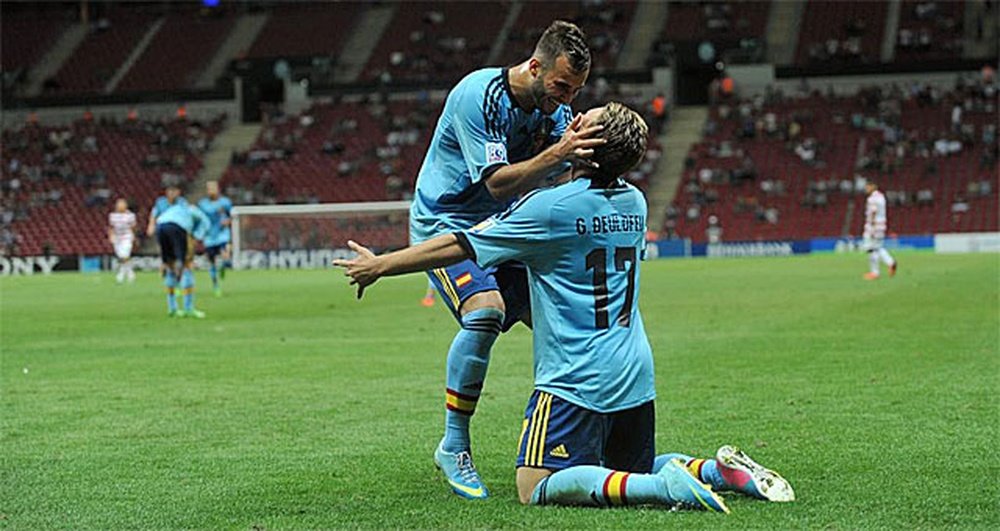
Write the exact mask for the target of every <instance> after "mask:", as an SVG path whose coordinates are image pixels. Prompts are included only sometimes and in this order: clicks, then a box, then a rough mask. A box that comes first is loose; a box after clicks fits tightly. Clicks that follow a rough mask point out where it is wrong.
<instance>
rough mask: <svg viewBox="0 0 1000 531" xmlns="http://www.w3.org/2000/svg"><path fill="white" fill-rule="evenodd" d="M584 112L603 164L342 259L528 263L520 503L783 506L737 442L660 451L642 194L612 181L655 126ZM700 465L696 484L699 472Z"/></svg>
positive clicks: (390, 265)
mask: <svg viewBox="0 0 1000 531" xmlns="http://www.w3.org/2000/svg"><path fill="white" fill-rule="evenodd" d="M587 119H588V120H592V121H594V122H597V123H602V124H604V125H605V130H604V131H605V132H604V135H605V137H606V138H607V139H608V143H607V144H606V145H604V146H600V147H598V148H596V149H595V154H594V161H595V162H597V163H598V164H599V165H600V168H599V169H597V170H594V169H585V170H582V171H581V173H580V174H579V175H577V178H576V179H575V180H572V181H571V182H568V183H565V184H560V185H558V186H555V187H552V188H548V189H543V190H538V191H535V192H532V193H529V194H528V195H526V196H525V197H524V198H523V199H521V200H520V201H519V202H517V203H516V204H515V205H513V206H512V207H511V209H509V210H508V211H506V212H505V213H503V214H500V215H497V216H495V217H493V218H491V219H490V220H488V221H486V222H484V223H481V224H480V225H478V226H477V227H475V228H473V229H471V230H464V231H456V232H454V233H453V234H449V235H444V236H440V237H437V238H434V239H432V240H429V241H427V242H424V243H423V244H421V245H418V246H416V247H411V248H409V249H406V250H403V251H399V252H396V253H391V254H388V255H383V256H378V257H376V256H374V255H372V254H371V252H370V251H368V250H367V249H365V248H363V247H360V246H358V245H357V244H354V243H353V242H351V243H352V244H353V245H352V246H353V247H354V248H355V250H357V251H358V252H359V257H358V258H357V259H355V260H339V261H336V262H335V265H340V266H342V267H345V268H346V269H347V274H348V275H350V276H351V277H352V278H353V280H354V282H355V283H357V284H358V286H359V296H360V295H361V293H362V291H363V289H364V287H365V286H367V285H370V284H371V283H372V282H374V281H375V280H377V279H378V278H379V277H380V276H386V275H393V274H401V273H405V272H413V271H419V270H421V269H422V268H426V267H433V266H437V265H443V264H447V263H453V262H456V261H458V260H462V259H470V258H471V259H472V260H475V261H476V262H477V263H479V264H480V265H481V266H483V267H489V266H490V265H493V264H497V263H501V262H503V261H506V260H512V259H516V260H519V261H521V262H523V263H525V264H526V265H527V267H528V276H529V281H530V283H531V299H532V300H531V303H532V305H531V312H532V321H533V323H534V363H535V392H534V394H533V395H532V397H531V400H530V401H529V404H528V408H527V410H526V411H525V418H524V423H523V426H522V430H521V437H520V441H519V455H518V462H517V464H518V473H517V483H518V491H519V494H520V498H521V501H522V503H533V504H538V505H545V504H549V503H551V504H565V505H597V506H611V505H632V504H657V505H665V506H671V507H672V506H676V505H678V504H680V505H685V506H690V507H695V508H704V509H709V510H714V511H725V512H728V509H727V508H726V506H725V504H724V502H723V501H722V500H721V498H719V497H718V496H717V495H716V494H715V493H714V492H713V491H712V490H711V489H710V488H708V487H707V486H706V485H704V484H703V483H701V481H698V479H700V480H702V481H705V482H708V483H710V484H711V485H712V487H714V488H715V489H716V490H725V489H729V490H738V491H740V492H744V493H746V494H749V495H752V496H756V497H761V498H765V499H773V500H775V501H788V500H790V499H792V497H793V495H792V491H791V488H790V487H789V486H788V484H787V482H785V481H784V479H782V478H781V477H780V476H778V475H777V474H775V473H774V472H772V471H770V470H767V469H765V468H763V467H760V466H759V465H757V464H756V463H754V462H753V461H752V460H750V459H749V458H748V457H746V455H745V454H743V453H742V452H740V451H739V450H737V449H734V448H732V447H728V446H726V447H723V449H725V452H723V449H720V452H719V457H720V459H718V460H698V459H693V458H690V457H689V456H684V455H681V454H666V455H663V456H659V457H656V456H655V452H654V443H655V414H654V408H653V399H654V397H655V388H654V383H653V359H652V352H651V350H650V347H649V343H648V341H647V338H646V334H645V330H644V329H643V322H642V317H641V314H640V312H639V309H638V305H637V304H636V302H637V301H636V299H637V294H638V291H639V285H640V275H639V265H638V261H639V260H640V259H641V257H642V252H643V249H644V246H645V241H644V240H645V229H646V213H647V212H646V202H645V198H644V197H643V196H642V194H641V193H640V192H639V191H638V190H637V189H636V188H634V187H633V186H631V185H629V184H626V183H625V182H624V181H623V180H622V179H620V178H619V177H618V176H619V175H622V174H624V173H626V172H627V171H628V170H629V169H631V168H632V167H634V166H635V164H637V163H638V162H639V160H640V159H641V157H642V155H643V153H644V152H645V145H646V135H647V129H646V126H645V123H644V122H643V121H642V118H641V117H639V115H638V114H636V113H635V112H634V111H631V110H629V109H628V108H627V107H625V106H624V105H621V104H617V103H611V104H608V105H607V106H605V107H599V108H597V109H593V110H591V111H589V112H588V113H587ZM692 474H697V475H698V476H699V477H698V479H696V478H695V476H694V475H692Z"/></svg>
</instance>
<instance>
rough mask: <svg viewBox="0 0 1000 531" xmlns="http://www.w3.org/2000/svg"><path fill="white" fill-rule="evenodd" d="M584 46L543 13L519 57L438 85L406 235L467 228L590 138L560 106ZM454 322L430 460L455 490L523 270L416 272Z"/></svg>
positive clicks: (580, 65) (469, 264)
mask: <svg viewBox="0 0 1000 531" xmlns="http://www.w3.org/2000/svg"><path fill="white" fill-rule="evenodd" d="M589 71H590V52H589V50H588V49H587V45H586V37H585V36H584V34H583V32H582V31H580V29H579V28H577V27H576V26H575V25H573V24H570V23H568V22H561V21H556V22H554V23H553V24H552V25H551V26H550V27H549V28H548V29H547V30H546V31H545V33H544V34H543V35H542V36H541V38H540V39H539V42H538V45H537V46H536V48H535V51H534V53H533V54H532V56H531V58H530V59H528V60H527V61H524V62H523V63H521V64H519V65H516V66H513V67H510V68H509V69H508V68H485V69H482V70H477V71H475V72H472V73H471V74H469V75H468V76H466V77H465V78H464V79H463V80H462V81H460V82H459V83H458V84H457V85H456V86H455V87H454V88H453V89H452V90H451V92H450V93H449V95H448V98H447V100H446V101H445V105H444V109H443V111H442V113H441V116H440V118H439V119H438V123H437V126H436V127H435V130H434V135H433V138H432V140H431V143H430V147H429V148H428V150H427V154H426V156H425V158H424V162H423V165H422V166H421V168H420V173H419V175H418V177H417V183H416V190H415V192H414V199H413V203H412V206H411V209H410V238H411V243H419V242H421V241H424V240H426V239H429V238H433V237H435V236H437V235H439V234H444V233H448V232H452V231H455V230H463V229H468V228H471V227H472V226H473V225H475V224H476V223H479V222H480V221H483V220H484V219H486V218H488V217H489V216H491V215H493V214H496V213H498V212H502V211H503V210H504V209H505V208H506V207H507V206H509V204H510V202H511V201H512V200H514V199H515V198H517V197H518V196H519V195H521V194H523V193H525V192H528V191H529V190H533V189H535V188H537V187H539V186H542V185H546V184H548V183H550V182H551V180H552V179H553V178H555V176H557V175H559V174H562V173H565V172H566V171H567V170H568V169H569V163H570V162H571V161H573V160H576V159H580V158H585V157H587V156H589V155H590V154H591V153H592V148H593V147H594V146H597V145H599V144H601V143H602V142H603V141H602V140H601V139H597V138H592V137H593V135H595V134H596V133H597V132H598V131H599V128H592V129H587V128H584V127H582V123H581V121H580V120H575V121H574V120H573V119H572V112H571V110H570V108H569V104H570V103H571V102H572V100H573V98H575V97H576V95H577V93H578V92H579V90H580V89H581V88H582V87H583V84H584V83H585V82H586V80H587V76H588V74H589ZM427 274H428V276H429V277H430V279H431V282H433V283H434V285H435V287H436V288H437V289H438V291H439V292H440V293H441V298H442V300H443V301H444V302H445V304H446V305H447V306H448V308H449V309H450V310H451V311H452V313H453V314H454V316H455V318H456V320H457V321H458V322H459V324H460V325H461V329H460V330H459V332H458V333H457V334H456V335H455V339H454V340H453V341H452V344H451V347H450V349H449V351H448V361H447V381H446V385H445V387H446V391H445V434H444V437H443V438H442V440H441V443H440V444H439V445H438V448H437V450H436V451H435V455H434V460H435V464H437V466H438V467H439V468H440V469H441V470H442V471H443V473H444V474H445V476H446V477H447V479H448V482H449V484H450V485H451V487H452V490H454V492H455V493H457V494H459V495H461V496H463V497H466V498H485V497H486V496H487V490H486V488H485V487H484V486H483V485H482V482H481V481H480V479H479V475H478V473H477V472H476V469H475V466H474V465H473V464H472V455H471V443H470V440H469V420H470V417H471V416H472V414H473V413H474V412H475V410H476V405H477V403H478V401H479V396H480V393H481V391H482V389H483V382H484V379H485V377H486V370H487V366H488V365H489V356H490V350H491V348H492V346H493V342H494V341H495V340H496V338H497V336H498V335H499V333H500V332H501V331H502V330H507V329H509V328H510V327H511V326H513V325H514V324H515V323H516V322H517V321H518V320H521V319H523V318H527V315H528V311H529V310H528V304H529V302H528V290H527V282H526V278H525V273H524V268H523V266H520V265H515V264H507V263H504V264H496V265H494V266H490V267H486V268H483V267H480V266H479V265H478V264H476V263H475V262H473V261H471V260H466V261H462V262H460V263H458V264H454V265H451V266H449V267H446V268H440V269H435V270H433V271H428V272H427Z"/></svg>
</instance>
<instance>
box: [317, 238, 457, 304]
mask: <svg viewBox="0 0 1000 531" xmlns="http://www.w3.org/2000/svg"><path fill="white" fill-rule="evenodd" d="M347 246H348V247H350V248H351V250H352V251H354V252H356V253H358V256H357V257H355V258H353V259H351V260H344V259H338V260H334V261H333V265H335V266H337V267H342V268H344V276H348V277H351V285H352V286H353V285H355V284H357V286H358V298H359V299H360V298H361V297H362V296H363V295H364V291H365V288H366V287H368V286H370V285H372V284H374V283H375V281H377V280H378V279H379V278H382V277H391V276H396V275H405V274H407V273H416V272H419V271H428V270H431V269H436V268H439V267H444V266H448V265H451V264H455V263H458V262H461V261H462V260H465V259H467V258H469V257H470V255H469V254H468V252H467V251H466V248H465V247H463V246H462V244H461V243H460V242H459V239H458V237H457V236H455V235H454V234H442V235H441V236H438V237H436V238H431V239H430V240H427V241H425V242H423V243H421V244H418V245H414V246H413V247H407V248H406V249H401V250H399V251H395V252H391V253H388V254H383V255H376V254H375V253H373V252H372V251H371V250H370V249H368V248H367V247H365V246H363V245H361V244H358V243H356V242H353V241H348V242H347Z"/></svg>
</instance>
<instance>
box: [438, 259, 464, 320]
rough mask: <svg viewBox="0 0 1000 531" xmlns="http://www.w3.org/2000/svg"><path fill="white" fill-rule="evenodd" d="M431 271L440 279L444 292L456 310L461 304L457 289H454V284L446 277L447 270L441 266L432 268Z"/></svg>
mask: <svg viewBox="0 0 1000 531" xmlns="http://www.w3.org/2000/svg"><path fill="white" fill-rule="evenodd" d="M431 272H432V273H434V276H436V277H437V278H438V280H440V281H441V286H442V287H444V292H445V294H446V295H448V298H449V299H451V304H452V306H453V307H454V308H455V311H456V312H457V311H458V307H459V306H461V301H459V299H458V291H456V290H455V285H454V284H452V282H451V279H450V278H448V272H447V271H445V270H444V269H443V268H439V269H434V270H432V271H431Z"/></svg>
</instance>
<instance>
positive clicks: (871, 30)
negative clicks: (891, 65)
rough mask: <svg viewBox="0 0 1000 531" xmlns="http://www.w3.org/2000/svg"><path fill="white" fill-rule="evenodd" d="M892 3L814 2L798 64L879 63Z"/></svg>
mask: <svg viewBox="0 0 1000 531" xmlns="http://www.w3.org/2000/svg"><path fill="white" fill-rule="evenodd" d="M888 5H889V4H888V2H836V1H829V0H810V1H809V2H808V3H807V4H806V8H805V12H804V13H803V15H802V27H801V29H800V30H799V45H798V49H797V52H796V61H795V62H796V64H799V65H803V66H805V65H810V64H841V63H843V64H857V63H866V64H867V63H878V62H879V53H880V49H881V46H882V35H883V33H884V32H885V18H886V16H887V12H888Z"/></svg>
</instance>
